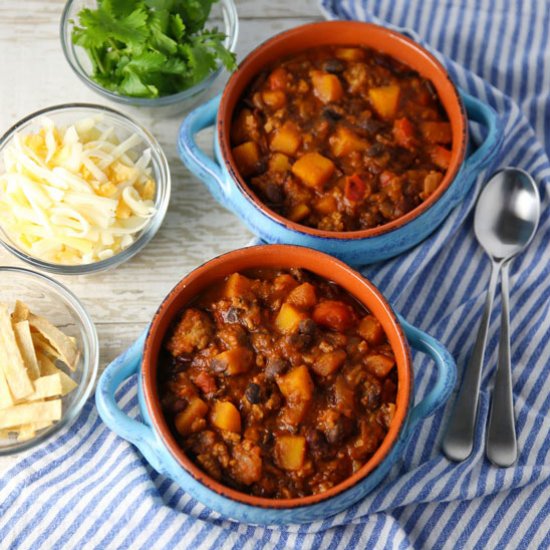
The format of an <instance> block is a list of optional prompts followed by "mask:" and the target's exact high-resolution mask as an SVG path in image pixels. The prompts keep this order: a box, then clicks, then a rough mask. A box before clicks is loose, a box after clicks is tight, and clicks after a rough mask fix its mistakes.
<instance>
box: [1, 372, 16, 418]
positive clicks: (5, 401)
mask: <svg viewBox="0 0 550 550" xmlns="http://www.w3.org/2000/svg"><path fill="white" fill-rule="evenodd" d="M14 404H15V401H14V400H13V397H12V395H11V392H10V388H9V386H8V381H7V380H6V377H5V376H4V371H3V369H2V368H0V409H5V408H6V407H11V406H13V405H14Z"/></svg>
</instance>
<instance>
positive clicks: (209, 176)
mask: <svg viewBox="0 0 550 550" xmlns="http://www.w3.org/2000/svg"><path fill="white" fill-rule="evenodd" d="M220 100H221V94H219V95H217V96H216V97H213V98H212V99H210V100H209V101H207V102H206V103H204V104H203V105H200V106H199V107H197V108H196V109H194V110H193V111H191V112H190V113H189V114H188V115H187V116H186V117H185V119H184V121H183V122H182V124H181V126H180V130H179V136H178V152H179V155H180V157H181V160H182V161H183V162H184V164H185V165H186V166H187V168H188V169H189V170H190V171H191V173H193V174H194V175H195V176H197V178H199V179H200V180H201V181H203V182H204V183H205V184H206V186H207V187H208V190H209V191H210V193H212V196H213V197H214V198H215V199H216V200H217V201H218V202H219V203H220V204H221V205H222V206H225V207H226V208H229V209H231V202H232V200H231V188H230V186H229V184H228V183H227V182H228V179H226V178H224V176H223V171H222V168H221V166H220V165H219V164H218V163H217V162H216V160H212V159H211V158H210V157H209V156H208V155H207V154H206V153H204V151H202V150H201V149H200V147H199V146H198V145H197V142H196V140H195V136H196V134H197V133H198V132H200V131H201V130H204V129H205V128H208V127H210V126H213V125H214V124H215V122H216V116H217V114H218V109H219V106H220Z"/></svg>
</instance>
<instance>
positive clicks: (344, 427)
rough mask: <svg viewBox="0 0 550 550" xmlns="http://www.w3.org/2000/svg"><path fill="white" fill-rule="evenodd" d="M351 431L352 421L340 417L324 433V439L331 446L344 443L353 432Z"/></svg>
mask: <svg viewBox="0 0 550 550" xmlns="http://www.w3.org/2000/svg"><path fill="white" fill-rule="evenodd" d="M353 429H354V423H353V421H352V420H351V419H349V418H347V417H346V416H340V417H338V420H337V421H336V422H335V423H334V425H333V426H331V427H330V428H328V429H327V430H326V431H325V437H326V439H327V441H328V442H329V443H330V444H331V445H334V444H337V443H341V442H342V441H344V439H346V438H347V437H348V436H349V435H350V434H351V432H353Z"/></svg>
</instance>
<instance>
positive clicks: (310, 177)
mask: <svg viewBox="0 0 550 550" xmlns="http://www.w3.org/2000/svg"><path fill="white" fill-rule="evenodd" d="M335 168H336V167H335V166H334V163H333V162H332V161H331V160H330V159H328V158H326V157H324V156H323V155H320V154H319V153H306V154H305V155H303V156H302V157H300V158H299V159H298V160H297V161H296V162H295V163H294V164H293V165H292V173H293V174H294V175H295V176H296V177H298V178H300V180H301V181H302V183H304V185H307V186H308V187H313V188H315V189H321V188H322V187H323V186H324V185H325V183H326V182H327V181H328V180H329V179H330V178H331V176H332V174H333V173H334V170H335Z"/></svg>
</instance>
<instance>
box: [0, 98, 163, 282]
mask: <svg viewBox="0 0 550 550" xmlns="http://www.w3.org/2000/svg"><path fill="white" fill-rule="evenodd" d="M97 115H101V116H102V120H101V121H100V122H99V123H98V124H97V126H98V127H99V128H101V127H105V128H107V127H113V128H114V130H115V133H116V134H117V137H118V138H119V139H120V140H121V141H122V140H124V139H125V138H127V137H128V136H130V135H132V134H137V135H138V136H139V137H140V138H141V143H140V144H139V145H138V146H136V147H134V148H133V149H132V150H133V151H135V152H136V153H141V152H142V151H144V150H145V149H150V150H151V163H150V166H151V169H152V173H153V176H154V179H155V182H156V190H155V199H154V203H155V209H156V212H155V214H154V215H153V216H151V218H150V219H149V222H148V223H147V225H146V226H145V227H144V228H143V229H142V230H141V231H139V232H138V233H137V234H136V235H135V236H134V238H135V240H134V242H133V243H132V244H131V245H130V246H128V247H127V248H125V249H123V250H121V251H120V252H119V253H117V254H115V255H114V256H112V257H110V258H107V259H104V260H100V261H97V262H93V263H88V264H81V265H65V264H57V263H50V262H46V261H44V260H41V259H39V258H36V257H34V256H32V255H30V254H29V253H28V252H26V251H24V250H23V249H22V248H21V247H20V246H19V245H18V244H17V243H16V242H15V241H14V240H13V239H12V238H11V237H10V235H9V233H8V232H7V231H5V230H4V229H3V228H2V222H1V220H0V244H3V245H4V247H5V248H6V249H8V250H9V251H10V252H11V253H12V254H14V255H15V256H17V257H18V258H20V259H21V260H23V261H25V262H26V263H28V264H30V265H32V266H33V267H36V268H38V269H41V270H43V271H48V272H50V273H59V274H62V275H82V274H87V273H95V272H98V271H103V270H105V269H110V268H113V267H115V266H118V265H120V264H121V263H123V262H125V261H127V260H129V259H130V258H131V257H132V256H134V255H135V254H137V253H138V252H139V251H140V250H141V249H142V248H143V247H144V246H145V245H146V244H147V243H148V242H149V241H150V240H151V239H152V238H153V236H154V235H155V233H156V232H157V230H158V229H159V227H160V225H161V224H162V221H163V219H164V216H165V214H166V210H167V208H168V202H169V200H170V186H171V183H170V169H169V166H168V161H167V160H166V156H165V155H164V152H163V151H162V149H161V147H160V145H159V144H158V142H157V140H156V139H155V138H154V137H153V135H152V134H151V133H149V132H148V131H147V130H146V129H145V128H143V127H142V126H140V125H139V124H137V123H136V122H134V121H133V120H131V119H130V118H128V117H127V116H126V115H123V114H121V113H118V112H117V111H115V110H113V109H110V108H108V107H103V106H100V105H91V104H86V103H71V104H66V105H56V106H54V107H48V108H46V109H43V110H41V111H37V112H36V113H33V114H31V115H29V116H27V117H25V118H24V119H22V120H21V121H19V122H18V123H17V124H15V125H14V126H12V127H11V128H10V129H9V130H8V131H7V132H6V133H5V134H4V135H3V136H2V137H1V138H0V174H2V173H4V170H5V168H4V159H3V156H4V155H3V153H4V150H5V149H6V147H8V145H9V144H10V143H11V141H12V139H13V136H14V134H15V133H29V132H33V131H37V130H38V129H39V128H40V119H41V118H42V117H47V118H49V119H51V120H52V121H53V122H54V124H55V125H56V126H67V125H70V124H73V123H74V122H76V121H78V120H80V119H83V118H87V117H91V116H97Z"/></svg>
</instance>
